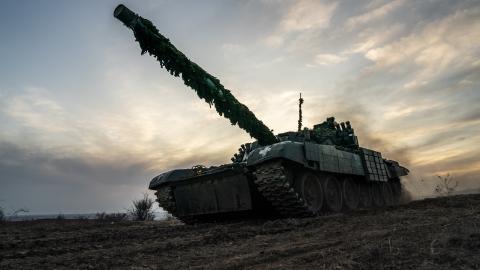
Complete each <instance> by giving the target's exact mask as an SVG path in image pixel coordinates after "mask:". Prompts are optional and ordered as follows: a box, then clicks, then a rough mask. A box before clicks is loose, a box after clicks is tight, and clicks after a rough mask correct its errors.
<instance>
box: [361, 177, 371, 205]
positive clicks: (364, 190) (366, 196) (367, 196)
mask: <svg viewBox="0 0 480 270" xmlns="http://www.w3.org/2000/svg"><path fill="white" fill-rule="evenodd" d="M358 196H359V201H360V207H364V208H370V207H372V200H373V198H372V190H371V188H370V186H369V185H368V184H367V183H365V182H362V183H360V184H359V185H358Z"/></svg>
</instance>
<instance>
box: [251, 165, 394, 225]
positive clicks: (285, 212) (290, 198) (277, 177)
mask: <svg viewBox="0 0 480 270" xmlns="http://www.w3.org/2000/svg"><path fill="white" fill-rule="evenodd" d="M286 171H287V170H286V167H285V166H284V165H283V164H282V162H281V161H274V162H268V163H264V164H261V165H259V166H258V167H257V168H256V171H255V172H254V173H253V174H254V176H255V177H254V179H253V181H254V183H255V185H256V187H257V189H258V191H259V192H260V194H261V195H262V196H263V197H264V198H265V199H266V200H267V201H268V202H269V203H270V204H271V205H272V206H273V208H274V209H275V211H277V212H278V214H280V215H281V216H284V217H307V216H315V215H318V214H323V213H324V212H326V210H325V207H323V208H322V210H320V211H319V212H317V213H315V212H313V211H311V210H310V209H309V208H308V206H307V204H306V202H305V201H304V200H303V199H302V198H301V197H300V195H299V194H298V193H297V192H296V191H295V190H294V188H293V186H292V185H291V184H290V182H289V181H288V178H287V172H286ZM397 182H398V183H397ZM375 184H380V183H375ZM388 185H389V186H391V188H394V190H392V193H393V194H392V195H393V196H392V198H391V201H390V202H389V203H387V202H386V201H385V204H386V205H385V206H388V205H397V204H398V203H399V199H400V196H401V193H402V187H401V184H400V182H399V181H395V182H392V183H388ZM368 188H369V190H370V191H369V192H373V189H372V188H373V185H371V184H370V185H369V186H368ZM381 199H382V200H383V199H384V198H383V197H382V198H381ZM374 207H375V206H373V205H371V206H370V207H368V208H374ZM382 207H383V206H382ZM359 208H360V207H359Z"/></svg>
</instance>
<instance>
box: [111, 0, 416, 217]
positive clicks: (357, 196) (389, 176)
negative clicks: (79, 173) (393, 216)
mask: <svg viewBox="0 0 480 270" xmlns="http://www.w3.org/2000/svg"><path fill="white" fill-rule="evenodd" d="M114 16H115V17H116V18H118V19H119V20H120V21H122V22H123V23H124V24H125V25H126V26H127V27H129V28H130V29H132V30H133V32H134V35H135V38H136V40H137V41H138V42H139V43H140V47H141V49H142V54H143V53H146V52H148V53H149V54H151V55H153V56H154V57H155V58H156V59H157V60H158V61H159V62H160V65H161V66H162V67H164V68H165V69H167V71H169V72H170V73H171V74H172V75H174V76H177V77H181V78H182V80H183V81H184V83H185V84H186V85H187V86H189V87H190V88H192V89H193V90H194V91H195V92H196V93H197V95H198V96H199V97H200V98H201V99H204V100H205V101H206V102H207V103H209V104H210V105H214V106H215V109H216V110H217V112H218V113H219V114H220V115H223V116H224V117H225V118H227V119H229V120H230V122H231V123H232V125H238V126H239V127H240V128H242V129H244V130H245V131H246V132H248V133H249V134H250V135H251V136H252V137H253V138H255V139H256V141H255V142H253V143H247V144H244V145H242V146H241V148H239V151H238V153H236V154H235V155H234V157H233V158H232V163H230V164H225V165H221V166H213V167H209V168H206V167H204V166H198V165H197V166H193V167H192V168H186V169H176V170H171V171H167V172H164V173H162V174H160V175H158V176H157V177H155V178H153V179H152V181H151V182H150V185H149V188H150V189H152V190H155V191H156V195H157V201H158V203H159V205H160V206H161V207H162V208H163V209H165V210H167V211H168V212H169V213H171V214H172V215H173V216H175V217H177V218H179V219H181V220H183V221H185V222H187V223H193V222H200V221H205V220H218V219H224V218H231V217H238V216H272V215H273V216H283V217H304V216H314V215H318V214H322V213H326V212H339V211H349V210H355V209H358V208H370V207H383V206H385V205H392V204H396V203H398V201H399V199H400V196H401V193H402V185H401V183H400V177H401V176H405V175H407V174H408V170H407V169H406V168H405V167H403V166H400V165H399V164H398V162H396V161H393V160H388V159H385V158H383V157H382V155H381V153H379V152H377V151H374V150H371V149H366V148H363V147H360V146H359V144H358V140H357V137H356V136H355V133H354V130H353V128H352V127H351V125H350V123H349V122H348V121H347V122H345V123H337V122H336V121H335V119H334V118H333V117H330V118H328V119H327V120H326V121H324V122H322V123H320V124H318V125H315V126H313V128H311V129H309V128H304V129H300V127H301V118H300V120H299V128H298V130H299V131H296V132H285V133H281V134H278V135H274V134H273V133H272V132H271V130H270V129H269V128H268V127H266V126H265V125H264V124H263V123H262V122H261V121H260V120H258V119H257V118H256V117H255V115H254V114H253V113H252V112H251V111H250V110H249V109H248V108H247V107H246V106H245V105H243V104H241V103H240V102H239V101H238V100H236V99H235V97H234V96H233V95H232V94H231V92H230V91H229V90H228V89H225V88H224V86H223V85H222V84H221V83H220V81H219V80H218V79H217V78H215V77H213V76H212V75H210V74H208V73H207V72H206V71H204V70H203V69H202V68H201V67H199V66H198V65H197V64H195V63H193V62H192V61H190V60H189V59H188V58H187V57H186V56H185V55H184V54H183V53H182V52H180V51H179V50H177V49H176V48H175V46H173V45H172V44H171V43H170V41H169V40H168V39H167V38H165V37H164V36H162V35H161V34H160V33H159V32H158V30H157V28H155V26H154V25H153V24H152V23H151V22H150V21H148V20H146V19H144V18H142V17H140V16H138V15H137V14H135V13H133V12H132V11H130V10H129V9H128V8H126V7H125V6H123V5H119V6H118V7H117V8H116V9H115V11H114ZM302 102H303V100H302V99H301V98H300V105H301V103H302ZM300 108H301V107H300ZM300 117H301V110H300Z"/></svg>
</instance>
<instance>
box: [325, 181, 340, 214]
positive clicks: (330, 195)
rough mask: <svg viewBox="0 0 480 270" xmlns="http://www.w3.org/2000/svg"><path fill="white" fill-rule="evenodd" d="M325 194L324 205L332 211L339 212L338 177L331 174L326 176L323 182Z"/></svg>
mask: <svg viewBox="0 0 480 270" xmlns="http://www.w3.org/2000/svg"><path fill="white" fill-rule="evenodd" d="M323 190H324V195H325V206H326V207H327V209H328V210H330V211H332V212H340V211H341V210H342V189H341V187H340V183H339V182H338V179H337V178H336V177H335V176H333V175H330V176H327V177H326V179H325V181H324V183H323Z"/></svg>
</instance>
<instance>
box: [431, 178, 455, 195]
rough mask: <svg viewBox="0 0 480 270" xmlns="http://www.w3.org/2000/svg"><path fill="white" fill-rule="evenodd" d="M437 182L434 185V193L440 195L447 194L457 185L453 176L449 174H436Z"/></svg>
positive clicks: (450, 193)
mask: <svg viewBox="0 0 480 270" xmlns="http://www.w3.org/2000/svg"><path fill="white" fill-rule="evenodd" d="M437 178H438V181H439V183H438V184H437V186H436V187H435V193H436V194H437V195H440V196H449V195H452V193H453V192H455V190H456V189H457V187H458V181H456V180H455V181H454V180H453V177H452V176H451V175H450V174H447V175H445V176H440V175H437Z"/></svg>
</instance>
